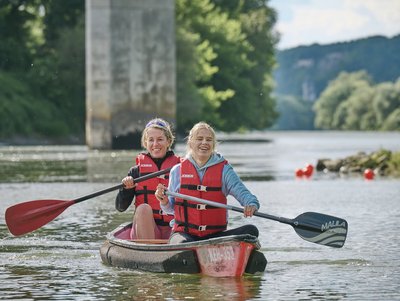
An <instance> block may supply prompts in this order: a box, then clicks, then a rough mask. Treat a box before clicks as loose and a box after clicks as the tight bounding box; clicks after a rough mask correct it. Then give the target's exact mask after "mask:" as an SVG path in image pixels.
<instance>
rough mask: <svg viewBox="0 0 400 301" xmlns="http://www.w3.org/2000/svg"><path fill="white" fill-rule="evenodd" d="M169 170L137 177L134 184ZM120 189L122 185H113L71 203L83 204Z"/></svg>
mask: <svg viewBox="0 0 400 301" xmlns="http://www.w3.org/2000/svg"><path fill="white" fill-rule="evenodd" d="M171 168H172V167H170V168H166V169H163V170H160V171H157V172H153V173H150V174H148V175H145V176H141V177H138V178H136V179H134V181H135V183H139V182H143V181H146V180H148V179H151V178H154V177H158V176H161V175H164V174H166V173H168V172H169V171H170V170H171ZM122 187H124V184H122V183H121V184H118V185H115V186H113V187H109V188H106V189H103V190H100V191H97V192H94V193H91V194H88V195H85V196H82V197H80V198H77V199H74V200H73V201H74V203H79V202H83V201H86V200H88V199H91V198H95V197H97V196H99V195H102V194H106V193H108V192H111V191H114V190H117V189H120V188H122Z"/></svg>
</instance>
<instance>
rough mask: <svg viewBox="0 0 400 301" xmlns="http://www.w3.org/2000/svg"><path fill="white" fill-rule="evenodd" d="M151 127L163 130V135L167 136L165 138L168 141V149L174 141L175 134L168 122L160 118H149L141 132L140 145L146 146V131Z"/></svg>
mask: <svg viewBox="0 0 400 301" xmlns="http://www.w3.org/2000/svg"><path fill="white" fill-rule="evenodd" d="M152 128H153V129H159V130H162V131H163V132H164V135H165V137H167V140H168V141H169V147H168V149H171V146H172V144H173V143H174V141H175V136H174V134H173V133H172V130H171V126H170V124H169V123H168V122H167V121H165V120H164V119H161V118H154V119H151V120H150V121H149V122H148V123H147V124H146V127H145V128H144V130H143V132H142V139H141V143H142V147H144V148H146V140H147V132H148V131H149V129H152Z"/></svg>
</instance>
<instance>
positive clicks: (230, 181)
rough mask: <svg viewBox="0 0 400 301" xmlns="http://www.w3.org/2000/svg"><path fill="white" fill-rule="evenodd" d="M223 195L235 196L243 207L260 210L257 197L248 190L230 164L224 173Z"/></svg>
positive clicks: (226, 166)
mask: <svg viewBox="0 0 400 301" xmlns="http://www.w3.org/2000/svg"><path fill="white" fill-rule="evenodd" d="M222 193H223V194H225V195H231V196H233V197H234V198H235V199H236V200H238V202H239V203H240V204H241V205H242V206H243V207H245V206H255V207H256V208H257V210H258V209H259V208H260V203H259V202H258V199H257V197H256V196H255V195H254V194H252V193H251V192H250V191H249V190H248V189H247V187H246V186H245V185H244V184H243V182H242V180H241V179H240V177H239V176H238V175H237V173H236V172H235V171H234V170H233V168H232V166H231V165H230V164H226V165H225V166H224V169H223V171H222Z"/></svg>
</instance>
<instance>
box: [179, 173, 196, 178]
mask: <svg viewBox="0 0 400 301" xmlns="http://www.w3.org/2000/svg"><path fill="white" fill-rule="evenodd" d="M193 177H194V175H190V174H183V175H182V178H193Z"/></svg>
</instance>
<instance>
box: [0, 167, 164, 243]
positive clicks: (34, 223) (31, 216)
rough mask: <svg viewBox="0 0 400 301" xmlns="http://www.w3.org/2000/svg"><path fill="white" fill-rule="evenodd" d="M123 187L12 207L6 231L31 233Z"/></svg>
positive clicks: (151, 176)
mask: <svg viewBox="0 0 400 301" xmlns="http://www.w3.org/2000/svg"><path fill="white" fill-rule="evenodd" d="M170 170H171V168H167V169H163V170H160V171H157V172H154V173H150V174H147V175H145V176H142V177H139V178H136V179H135V183H139V182H142V181H145V180H148V179H150V178H154V177H157V176H160V175H163V174H166V173H168V172H169V171H170ZM123 186H124V184H122V183H121V184H118V185H115V186H113V187H110V188H107V189H104V190H100V191H97V192H94V193H91V194H89V195H85V196H82V197H80V198H77V199H74V200H70V201H65V200H36V201H28V202H23V203H19V204H16V205H13V206H11V207H9V208H7V210H6V214H5V218H6V224H7V227H8V230H9V231H10V232H11V234H13V235H15V236H18V235H22V234H26V233H29V232H32V231H34V230H36V229H39V228H40V227H42V226H44V225H46V224H47V223H49V222H51V221H52V220H54V219H55V218H56V217H57V216H59V215H60V214H61V213H62V212H63V211H64V210H65V209H67V208H68V207H69V206H71V205H74V204H77V203H80V202H83V201H86V200H88V199H91V198H94V197H97V196H99V195H102V194H106V193H108V192H110V191H114V190H117V189H120V188H121V187H123Z"/></svg>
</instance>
